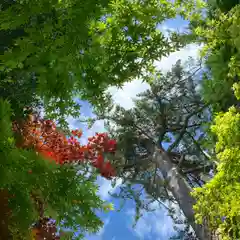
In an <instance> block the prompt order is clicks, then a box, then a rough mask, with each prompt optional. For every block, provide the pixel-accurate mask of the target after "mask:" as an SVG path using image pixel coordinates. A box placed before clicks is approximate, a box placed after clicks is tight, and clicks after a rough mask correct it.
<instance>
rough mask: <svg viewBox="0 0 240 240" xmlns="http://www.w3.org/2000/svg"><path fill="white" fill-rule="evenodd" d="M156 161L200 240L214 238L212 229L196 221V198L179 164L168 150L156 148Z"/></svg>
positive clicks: (168, 186)
mask: <svg viewBox="0 0 240 240" xmlns="http://www.w3.org/2000/svg"><path fill="white" fill-rule="evenodd" d="M153 159H154V161H155V162H156V164H157V165H158V168H159V170H160V171H161V172H162V175H163V178H164V180H165V181H166V183H167V188H168V189H169V191H170V192H171V193H172V195H173V196H174V198H175V199H176V201H177V202H178V204H179V206H180V208H181V209H182V211H183V213H184V215H185V217H186V218H187V220H188V221H189V224H190V225H191V226H192V228H193V230H194V231H195V233H196V236H197V237H198V238H199V240H209V239H212V237H211V233H210V231H209V230H208V229H207V227H205V226H201V225H199V224H196V223H195V218H194V211H193V205H194V204H195V199H194V198H193V197H192V196H191V195H190V192H191V191H192V189H191V187H190V186H189V185H188V183H187V182H186V180H185V179H184V178H183V177H182V176H181V175H180V174H179V172H178V169H177V166H176V165H175V164H173V163H172V161H171V160H170V157H169V156H168V154H167V152H162V151H161V150H159V149H156V150H155V152H154V157H153Z"/></svg>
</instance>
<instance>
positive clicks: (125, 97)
mask: <svg viewBox="0 0 240 240" xmlns="http://www.w3.org/2000/svg"><path fill="white" fill-rule="evenodd" d="M165 28H166V27H165ZM199 49H200V47H199V46H198V45H196V44H190V45H188V46H186V47H185V48H183V49H181V50H179V51H177V52H174V53H172V54H170V55H169V56H168V57H164V58H163V59H162V60H161V61H156V62H155V63H154V65H155V66H156V68H157V69H158V70H161V71H163V72H166V71H169V70H171V68H172V66H173V65H174V64H175V63H176V62H177V60H179V59H181V60H182V62H184V61H187V60H188V58H189V57H192V58H194V59H196V58H197V56H198V52H199ZM147 89H149V85H148V83H146V82H142V81H141V80H133V81H131V82H128V83H125V84H124V85H123V87H122V89H119V88H116V87H110V88H109V89H108V91H109V92H110V93H111V94H112V96H113V100H114V102H115V103H116V104H119V105H120V106H122V107H124V108H125V109H130V108H132V107H133V106H134V103H133V100H132V99H133V98H135V97H136V95H137V94H138V93H140V92H143V91H145V90H147Z"/></svg>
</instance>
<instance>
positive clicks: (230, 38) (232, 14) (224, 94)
mask: <svg viewBox="0 0 240 240" xmlns="http://www.w3.org/2000/svg"><path fill="white" fill-rule="evenodd" d="M225 2H226V1H225ZM230 2H231V1H230ZM239 19H240V5H236V6H235V7H234V8H231V10H230V11H229V12H221V11H220V10H219V9H217V10H216V11H215V12H214V17H212V16H210V18H205V24H204V25H201V24H199V26H198V27H196V28H195V29H194V32H195V34H196V36H197V39H198V41H200V42H203V43H204V44H205V45H204V47H203V50H202V53H201V54H202V56H203V57H205V58H206V67H207V69H208V71H207V72H206V74H205V77H204V85H203V86H204V87H203V96H204V99H205V101H207V102H210V103H211V104H212V107H213V110H214V111H216V112H218V111H227V109H228V108H229V107H230V106H232V105H235V104H236V103H237V101H236V98H235V96H234V95H233V92H232V85H233V84H234V83H239V79H240V68H239V66H240V59H239V50H240V35H239V26H240V22H239Z"/></svg>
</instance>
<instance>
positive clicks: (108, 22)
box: [0, 0, 179, 117]
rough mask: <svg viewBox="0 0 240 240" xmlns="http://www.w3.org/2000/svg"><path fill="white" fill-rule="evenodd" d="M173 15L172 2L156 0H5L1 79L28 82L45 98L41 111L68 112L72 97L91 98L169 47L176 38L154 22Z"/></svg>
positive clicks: (140, 69) (147, 66)
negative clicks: (169, 38) (166, 34)
mask: <svg viewBox="0 0 240 240" xmlns="http://www.w3.org/2000/svg"><path fill="white" fill-rule="evenodd" d="M175 16H176V10H175V8H174V7H173V4H172V3H171V2H168V1H156V0H150V1H140V0H137V1H127V0H118V1H114V2H113V1H106V0H101V1H98V2H96V1H93V0H89V1H87V2H86V1H76V0H71V1H56V0H51V1H46V0H41V1H37V0H34V1H27V0H21V1H20V0H18V1H11V2H8V3H4V4H3V5H2V11H1V16H0V23H1V24H0V34H1V35H0V36H1V44H0V45H1V57H0V61H1V67H0V70H1V74H2V78H3V80H4V82H6V81H11V82H12V83H13V84H18V81H19V77H20V76H22V78H21V79H22V80H21V81H24V82H25V83H26V84H30V83H31V82H32V81H34V82H35V83H34V85H33V86H32V89H31V91H30V92H29V94H37V95H38V96H40V97H41V98H42V99H43V100H44V107H45V111H46V112H51V110H52V109H54V110H55V112H56V113H54V114H55V115H56V114H57V115H58V116H59V115H63V114H68V113H71V114H72V112H71V109H72V107H73V103H72V98H73V97H74V96H76V95H77V96H80V97H81V98H82V99H87V100H89V101H90V102H91V103H94V104H97V103H98V102H99V101H100V100H101V95H102V93H103V92H104V90H105V89H106V87H108V86H111V85H122V84H123V83H124V82H126V81H129V80H131V79H132V78H135V77H138V76H140V75H141V74H142V72H143V70H145V71H152V62H153V61H154V60H157V59H160V58H161V57H163V56H166V55H168V54H169V53H170V52H171V51H174V50H175V49H176V47H177V46H178V45H179V44H178V43H175V42H172V43H171V42H170V41H169V40H167V39H166V38H165V37H164V36H163V34H162V33H161V32H159V31H158V30H156V26H157V24H159V23H162V22H163V21H164V20H165V19H169V18H174V17H175ZM75 110H76V109H75V107H74V110H73V112H74V113H73V114H76V111H75ZM55 115H54V117H55Z"/></svg>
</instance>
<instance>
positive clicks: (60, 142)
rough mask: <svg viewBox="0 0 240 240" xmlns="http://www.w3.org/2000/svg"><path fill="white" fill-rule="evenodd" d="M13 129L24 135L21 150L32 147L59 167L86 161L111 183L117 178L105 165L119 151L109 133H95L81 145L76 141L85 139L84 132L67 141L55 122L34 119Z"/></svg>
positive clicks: (72, 133) (35, 117)
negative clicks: (106, 157) (108, 157)
mask: <svg viewBox="0 0 240 240" xmlns="http://www.w3.org/2000/svg"><path fill="white" fill-rule="evenodd" d="M13 129H14V131H17V132H19V133H20V135H21V140H20V142H19V143H18V147H22V148H31V147H33V148H34V149H35V150H36V152H37V153H39V154H41V155H43V156H44V157H45V158H46V159H49V160H52V161H55V162H56V163H57V164H66V163H83V162H86V161H87V162H89V163H91V164H92V166H94V167H96V168H97V169H98V170H99V171H100V174H101V175H102V176H103V177H105V178H108V179H110V178H112V177H114V176H115V175H116V172H115V170H114V168H113V166H112V165H111V163H110V162H109V161H104V153H107V152H108V153H114V152H115V150H116V141H115V140H112V139H109V138H108V135H107V134H106V133H96V135H95V136H93V137H91V138H89V139H88V144H87V145H81V144H80V143H79V141H78V140H77V138H80V137H81V136H82V132H81V130H73V131H72V132H71V136H70V137H69V138H67V137H66V136H65V135H64V134H63V133H62V132H61V131H59V130H58V129H57V127H56V124H55V123H54V122H53V121H51V120H44V119H41V118H39V117H37V116H33V115H30V116H29V119H28V120H27V121H26V122H24V123H23V124H19V123H16V122H15V123H14V125H13ZM29 171H30V173H31V170H29Z"/></svg>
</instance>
